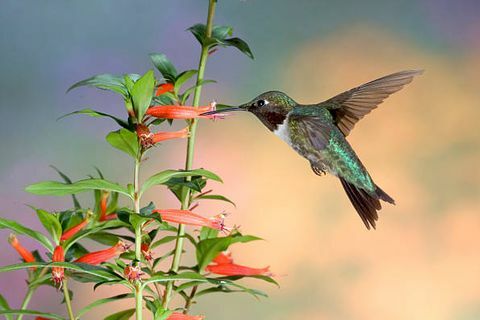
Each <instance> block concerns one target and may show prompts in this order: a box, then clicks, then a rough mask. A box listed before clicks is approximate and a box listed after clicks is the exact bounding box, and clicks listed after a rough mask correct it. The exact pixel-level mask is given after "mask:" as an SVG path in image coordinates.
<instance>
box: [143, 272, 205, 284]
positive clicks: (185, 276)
mask: <svg viewBox="0 0 480 320" xmlns="http://www.w3.org/2000/svg"><path fill="white" fill-rule="evenodd" d="M189 280H195V281H200V282H207V279H206V278H205V277H204V276H202V275H201V274H199V273H196V272H184V273H179V274H176V275H163V274H154V275H152V276H151V277H150V278H148V279H146V280H145V281H144V282H143V283H142V285H143V286H146V285H147V284H149V283H154V282H169V281H189Z"/></svg>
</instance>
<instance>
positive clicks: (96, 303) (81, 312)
mask: <svg viewBox="0 0 480 320" xmlns="http://www.w3.org/2000/svg"><path fill="white" fill-rule="evenodd" d="M134 297H135V295H134V294H133V293H123V294H119V295H116V296H113V297H109V298H104V299H99V300H96V301H94V302H92V303H91V304H89V305H88V306H86V307H84V308H82V309H80V310H79V311H78V312H77V318H81V317H82V316H83V315H84V314H85V313H87V312H89V311H90V310H92V309H93V308H96V307H98V306H101V305H102V304H105V303H109V302H114V301H118V300H121V299H129V298H134Z"/></svg>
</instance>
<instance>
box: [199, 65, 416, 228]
mask: <svg viewBox="0 0 480 320" xmlns="http://www.w3.org/2000/svg"><path fill="white" fill-rule="evenodd" d="M422 72H423V71H422V70H406V71H400V72H397V73H393V74H390V75H387V76H384V77H382V78H379V79H376V80H373V81H370V82H367V83H365V84H362V85H360V86H358V87H355V88H353V89H350V90H348V91H345V92H342V93H340V94H339V95H336V96H334V97H333V98H330V99H328V100H325V101H323V102H320V103H316V104H299V103H297V102H296V101H295V100H293V99H292V98H290V97H289V96H288V95H286V94H285V93H283V92H280V91H268V92H265V93H262V94H260V95H259V96H258V97H256V98H255V99H253V100H251V101H250V102H248V103H245V104H242V105H240V106H237V107H228V108H226V109H218V110H215V111H209V112H206V113H203V114H202V115H211V114H216V113H225V112H232V111H248V112H250V113H253V114H254V115H255V116H256V117H257V118H258V119H259V120H260V121H261V122H262V123H263V124H264V125H265V126H266V127H267V128H268V129H269V130H270V131H272V132H273V133H274V134H275V135H277V136H278V137H280V138H281V139H282V140H283V141H285V142H286V143H287V144H288V145H289V146H290V147H291V148H293V150H295V151H296V152H297V153H298V154H300V155H301V156H302V157H304V158H305V159H307V160H308V161H309V162H310V166H311V168H312V170H313V172H314V173H315V174H317V175H319V176H321V175H324V174H326V173H327V172H328V173H329V174H332V175H334V176H336V177H338V179H339V180H340V182H341V184H342V186H343V189H344V190H345V192H346V194H347V196H348V198H349V200H350V202H351V203H352V205H353V207H354V208H355V210H356V211H357V212H358V214H359V215H360V218H361V219H362V221H363V223H364V224H365V226H366V227H367V229H370V228H371V227H373V228H374V229H375V227H376V221H377V220H378V213H377V211H379V210H380V209H381V208H382V207H381V204H380V200H381V201H385V202H388V203H391V204H395V201H394V200H393V198H392V197H390V196H389V195H388V194H387V193H386V192H384V191H383V190H382V189H381V188H380V187H379V186H378V185H376V184H375V183H374V182H373V180H372V177H371V176H370V174H369V173H368V171H367V169H366V168H365V166H364V165H363V164H362V162H361V161H360V159H359V158H358V156H357V154H356V153H355V151H354V150H353V148H352V146H351V145H350V143H348V141H347V139H346V137H347V136H348V135H349V134H350V131H351V130H352V129H353V127H354V126H355V124H356V123H357V122H358V121H359V120H360V119H362V118H363V117H364V116H365V115H367V114H368V113H370V111H372V110H373V109H375V108H376V107H377V106H378V105H379V104H381V103H382V102H383V100H385V99H386V98H387V97H388V96H389V95H391V94H392V93H394V92H397V91H399V90H400V89H402V88H403V87H404V86H405V85H406V84H408V83H410V82H411V81H412V80H413V77H415V76H417V75H419V74H421V73H422Z"/></svg>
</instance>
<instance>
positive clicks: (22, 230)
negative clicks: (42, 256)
mask: <svg viewBox="0 0 480 320" xmlns="http://www.w3.org/2000/svg"><path fill="white" fill-rule="evenodd" d="M0 229H10V230H12V231H14V232H15V233H18V234H24V235H26V236H29V237H30V238H33V239H35V240H37V241H38V242H39V243H41V244H42V245H43V246H44V247H45V248H47V249H48V250H49V251H50V252H51V251H53V245H52V243H51V242H50V240H48V238H47V237H46V236H44V235H43V234H41V233H40V232H38V231H35V230H32V229H29V228H27V227H24V226H23V225H21V224H19V223H18V222H16V221H13V220H8V219H4V218H0Z"/></svg>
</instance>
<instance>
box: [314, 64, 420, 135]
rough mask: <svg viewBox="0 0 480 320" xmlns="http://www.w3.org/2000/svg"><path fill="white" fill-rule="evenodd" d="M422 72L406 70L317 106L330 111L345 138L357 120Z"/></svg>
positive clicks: (341, 94)
mask: <svg viewBox="0 0 480 320" xmlns="http://www.w3.org/2000/svg"><path fill="white" fill-rule="evenodd" d="M421 73H423V70H406V71H400V72H397V73H393V74H391V75H388V76H385V77H382V78H379V79H377V80H373V81H370V82H368V83H365V84H362V85H361V86H358V87H356V88H353V89H350V90H348V91H345V92H343V93H340V94H339V95H337V96H335V97H333V98H331V99H328V100H326V101H324V102H321V103H320V104H319V105H318V106H321V107H325V108H327V109H329V110H330V112H331V113H332V115H333V118H334V120H335V122H336V124H337V126H338V128H339V129H340V131H342V133H343V134H344V135H345V136H347V135H348V134H349V133H350V131H351V130H352V129H353V127H354V126H355V124H356V123H357V122H358V120H360V119H362V118H363V117H364V116H365V115H366V114H368V113H369V112H370V111H372V110H373V109H375V108H376V107H377V106H378V105H379V104H380V103H382V102H383V100H385V99H386V98H387V97H388V96H389V95H391V94H392V93H394V92H397V91H398V90H400V89H402V88H403V87H404V86H405V85H406V84H408V83H410V82H412V79H413V77H414V76H416V75H419V74H421Z"/></svg>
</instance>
